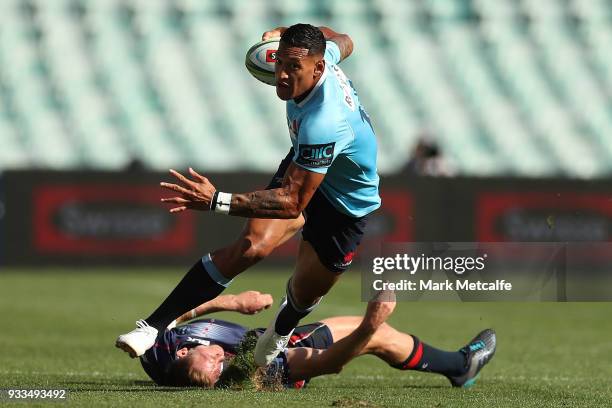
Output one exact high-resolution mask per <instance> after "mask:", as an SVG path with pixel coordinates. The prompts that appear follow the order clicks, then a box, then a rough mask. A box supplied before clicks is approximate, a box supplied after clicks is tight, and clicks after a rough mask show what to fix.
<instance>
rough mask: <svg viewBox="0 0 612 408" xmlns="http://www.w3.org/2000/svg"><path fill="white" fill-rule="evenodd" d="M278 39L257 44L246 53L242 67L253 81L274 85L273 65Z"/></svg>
mask: <svg viewBox="0 0 612 408" xmlns="http://www.w3.org/2000/svg"><path fill="white" fill-rule="evenodd" d="M279 41H280V38H270V39H268V40H265V41H261V42H258V43H257V44H255V45H254V46H252V47H251V48H249V50H248V51H247V53H246V57H245V60H244V65H245V66H246V69H247V70H248V71H249V72H250V73H251V75H253V76H254V77H255V79H257V80H259V81H261V82H263V83H264V84H268V85H276V79H274V64H275V62H276V51H277V50H278V43H279Z"/></svg>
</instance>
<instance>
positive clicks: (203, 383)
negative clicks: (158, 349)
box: [163, 354, 214, 388]
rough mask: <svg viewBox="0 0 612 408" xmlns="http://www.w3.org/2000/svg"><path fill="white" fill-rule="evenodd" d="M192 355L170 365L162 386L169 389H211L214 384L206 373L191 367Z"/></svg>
mask: <svg viewBox="0 0 612 408" xmlns="http://www.w3.org/2000/svg"><path fill="white" fill-rule="evenodd" d="M194 358H195V356H194V355H193V354H188V355H186V356H185V357H183V358H178V359H176V360H174V361H172V362H171V363H170V365H169V366H168V368H167V371H166V377H165V381H164V382H163V385H168V386H171V387H202V388H212V387H213V386H214V383H213V382H212V381H211V379H210V377H209V376H208V375H207V374H208V373H205V372H202V371H200V370H198V369H196V368H194V366H193V359H194Z"/></svg>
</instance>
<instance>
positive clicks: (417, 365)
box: [391, 336, 467, 377]
mask: <svg viewBox="0 0 612 408" xmlns="http://www.w3.org/2000/svg"><path fill="white" fill-rule="evenodd" d="M412 338H413V339H414V348H413V349H412V353H410V355H409V356H408V358H407V359H406V361H404V362H402V363H400V364H392V365H391V367H393V368H397V369H399V370H417V371H425V372H430V373H438V374H443V375H445V376H447V377H448V376H451V377H456V376H459V375H462V374H464V373H465V370H466V369H467V362H466V354H465V353H464V352H463V351H443V350H439V349H437V348H435V347H432V346H430V345H428V344H425V343H423V342H422V341H420V340H419V339H418V338H417V337H416V336H412Z"/></svg>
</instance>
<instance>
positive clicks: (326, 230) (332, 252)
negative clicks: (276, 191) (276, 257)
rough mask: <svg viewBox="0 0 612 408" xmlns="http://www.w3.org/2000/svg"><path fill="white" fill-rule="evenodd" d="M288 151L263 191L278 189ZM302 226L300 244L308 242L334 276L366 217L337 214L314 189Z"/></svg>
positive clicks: (345, 263) (348, 256)
mask: <svg viewBox="0 0 612 408" xmlns="http://www.w3.org/2000/svg"><path fill="white" fill-rule="evenodd" d="M293 156H294V150H293V148H291V150H289V153H288V154H287V156H286V157H285V158H284V159H283V161H282V162H281V163H280V165H279V166H278V170H277V171H276V173H275V174H274V176H273V177H272V180H270V183H269V184H268V186H267V187H266V190H269V189H273V188H279V187H280V186H281V185H282V183H283V178H284V176H285V172H286V171H287V168H288V167H289V164H291V161H292V160H293ZM304 216H305V218H306V223H305V224H304V227H303V229H302V237H303V239H304V241H308V242H309V243H310V244H311V245H312V247H313V248H314V250H315V252H316V253H317V255H318V256H319V261H321V263H322V264H323V266H325V267H326V268H327V269H329V270H330V271H332V272H334V273H342V272H344V271H346V270H347V269H348V268H349V267H350V266H351V263H352V262H353V256H354V255H355V251H356V250H357V247H358V246H359V244H360V243H361V238H362V237H363V234H364V233H365V228H366V224H367V221H368V216H367V215H366V216H364V217H351V216H349V215H346V214H344V213H341V212H340V211H338V210H336V208H335V207H334V206H333V205H332V204H331V203H330V202H329V200H328V199H327V198H325V196H324V195H323V193H321V191H320V190H317V191H316V192H315V194H314V195H313V197H312V199H311V200H310V202H309V203H308V205H307V206H306V210H305V211H304Z"/></svg>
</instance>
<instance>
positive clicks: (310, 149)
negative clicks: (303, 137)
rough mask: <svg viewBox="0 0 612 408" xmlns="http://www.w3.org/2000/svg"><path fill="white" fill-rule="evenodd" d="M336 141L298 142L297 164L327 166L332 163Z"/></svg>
mask: <svg viewBox="0 0 612 408" xmlns="http://www.w3.org/2000/svg"><path fill="white" fill-rule="evenodd" d="M335 146H336V142H332V143H327V144H300V145H299V154H298V158H297V163H298V164H303V165H305V166H309V167H327V166H330V165H331V164H332V160H333V158H334V147H335Z"/></svg>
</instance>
